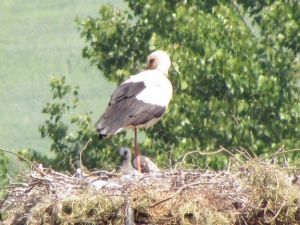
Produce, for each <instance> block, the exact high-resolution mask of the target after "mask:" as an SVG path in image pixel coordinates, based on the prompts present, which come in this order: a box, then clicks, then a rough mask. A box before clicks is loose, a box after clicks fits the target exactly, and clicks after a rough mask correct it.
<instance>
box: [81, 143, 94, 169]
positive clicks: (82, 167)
mask: <svg viewBox="0 0 300 225" xmlns="http://www.w3.org/2000/svg"><path fill="white" fill-rule="evenodd" d="M91 140H92V139H91V138H90V139H89V140H88V141H87V142H86V144H85V146H84V147H83V149H81V151H80V154H79V163H80V169H81V171H83V169H84V166H83V164H82V159H81V156H82V152H83V151H84V150H85V149H86V148H87V146H88V145H89V143H90V142H91Z"/></svg>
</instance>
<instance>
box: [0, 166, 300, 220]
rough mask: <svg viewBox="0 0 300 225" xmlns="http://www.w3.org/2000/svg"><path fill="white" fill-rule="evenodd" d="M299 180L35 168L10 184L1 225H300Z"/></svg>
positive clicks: (252, 173) (234, 173)
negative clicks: (67, 171)
mask: <svg viewBox="0 0 300 225" xmlns="http://www.w3.org/2000/svg"><path fill="white" fill-rule="evenodd" d="M297 178H299V177H297V176H295V175H294V174H293V173H292V171H291V169H289V168H283V167H279V166H277V165H272V164H269V163H264V162H262V161H259V160H251V161H248V162H246V163H244V164H243V165H242V166H237V167H235V168H232V169H230V170H228V171H220V172H213V171H199V170H181V169H176V170H169V171H163V172H159V173H150V174H141V175H138V176H134V175H133V176H124V175H120V174H117V173H110V172H105V171H95V172H91V173H87V174H84V173H82V172H77V173H76V174H72V175H71V174H67V173H59V172H56V171H54V170H52V169H45V168H41V167H40V168H36V169H33V170H32V171H31V172H29V173H27V174H23V175H22V179H21V181H19V182H11V184H10V185H9V187H8V189H7V195H6V197H5V199H4V200H3V201H2V202H1V203H0V207H1V208H0V209H1V215H2V220H3V222H2V223H3V224H14V225H21V224H31V225H38V224H52V225H54V224H77V225H79V224H81V225H84V224H127V225H130V224H203V225H204V224H205V225H215V224H300V186H299V183H298V182H299V179H297Z"/></svg>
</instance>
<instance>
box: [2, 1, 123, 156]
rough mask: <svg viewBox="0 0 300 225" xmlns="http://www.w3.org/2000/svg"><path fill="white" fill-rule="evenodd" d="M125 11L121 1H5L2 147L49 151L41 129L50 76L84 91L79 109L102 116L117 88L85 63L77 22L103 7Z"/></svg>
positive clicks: (81, 93)
mask: <svg viewBox="0 0 300 225" xmlns="http://www.w3.org/2000/svg"><path fill="white" fill-rule="evenodd" d="M107 2H110V3H112V4H114V5H115V6H117V7H119V8H124V7H125V3H124V2H123V1H121V0H116V1H104V0H85V1H83V0H47V1H46V0H44V1H40V0H27V1H24V0H1V2H0V32H1V35H0V105H1V109H0V147H2V148H6V149H10V150H15V151H16V150H20V149H23V148H32V149H35V150H38V151H40V152H44V153H45V152H48V149H49V141H48V140H46V139H41V137H40V134H39V131H38V126H39V125H40V124H42V123H43V121H44V120H45V118H46V117H45V116H44V115H42V113H41V109H42V107H43V106H44V105H45V102H47V101H49V100H50V99H51V95H50V88H49V79H50V77H51V75H53V74H56V75H62V76H66V77H67V82H69V83H71V84H75V85H78V86H79V87H80V110H81V111H83V112H89V111H93V112H95V113H94V117H95V119H96V117H98V116H99V115H100V114H101V112H102V111H103V107H104V106H105V105H106V104H107V101H108V98H109V95H110V93H111V90H112V88H113V84H111V83H108V82H107V81H106V80H105V79H104V78H103V77H102V76H101V73H100V71H99V70H97V68H96V67H95V66H92V65H90V63H89V62H88V61H87V60H86V59H83V58H82V56H81V50H82V48H83V46H84V41H83V40H82V39H81V38H80V34H79V32H78V29H77V25H76V24H75V18H76V17H77V16H79V17H80V18H85V17H87V16H95V15H97V11H98V9H99V8H100V6H101V4H104V3H107Z"/></svg>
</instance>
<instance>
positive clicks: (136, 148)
mask: <svg viewBox="0 0 300 225" xmlns="http://www.w3.org/2000/svg"><path fill="white" fill-rule="evenodd" d="M137 134H138V128H136V127H135V128H134V151H135V158H136V160H137V167H138V171H139V172H140V173H141V172H142V168H141V157H140V156H141V152H140V148H139V145H138V140H137Z"/></svg>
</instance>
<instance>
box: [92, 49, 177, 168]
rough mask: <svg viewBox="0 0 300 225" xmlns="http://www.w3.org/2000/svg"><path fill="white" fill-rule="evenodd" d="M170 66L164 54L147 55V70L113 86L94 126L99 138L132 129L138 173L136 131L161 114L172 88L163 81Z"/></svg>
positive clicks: (156, 119) (149, 123) (168, 82)
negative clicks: (113, 89)
mask: <svg viewBox="0 0 300 225" xmlns="http://www.w3.org/2000/svg"><path fill="white" fill-rule="evenodd" d="M170 66H171V61H170V58H169V56H168V55H167V54H166V53H165V52H163V51H155V52H153V53H151V54H150V55H149V56H148V65H147V70H145V71H143V72H140V73H138V74H136V75H134V76H131V77H130V78H129V79H128V80H126V81H125V82H123V83H122V84H121V85H120V86H119V87H117V89H116V90H115V91H114V93H113V94H112V96H111V99H110V102H109V104H108V107H107V109H106V111H105V112H104V114H103V115H102V116H101V117H100V119H99V120H98V122H97V123H96V127H97V131H98V133H99V137H101V138H102V137H109V136H111V135H113V134H116V133H118V132H120V131H122V130H123V129H125V128H134V131H135V132H134V133H135V154H136V158H137V160H138V169H139V171H140V163H139V155H140V153H139V148H138V144H137V133H138V128H148V127H151V126H153V125H154V124H155V123H157V122H158V121H159V120H160V118H161V117H162V116H163V114H164V113H165V111H166V109H167V107H168V104H169V102H170V100H171V97H172V85H171V83H170V81H169V80H168V78H167V75H168V70H169V68H170Z"/></svg>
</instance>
